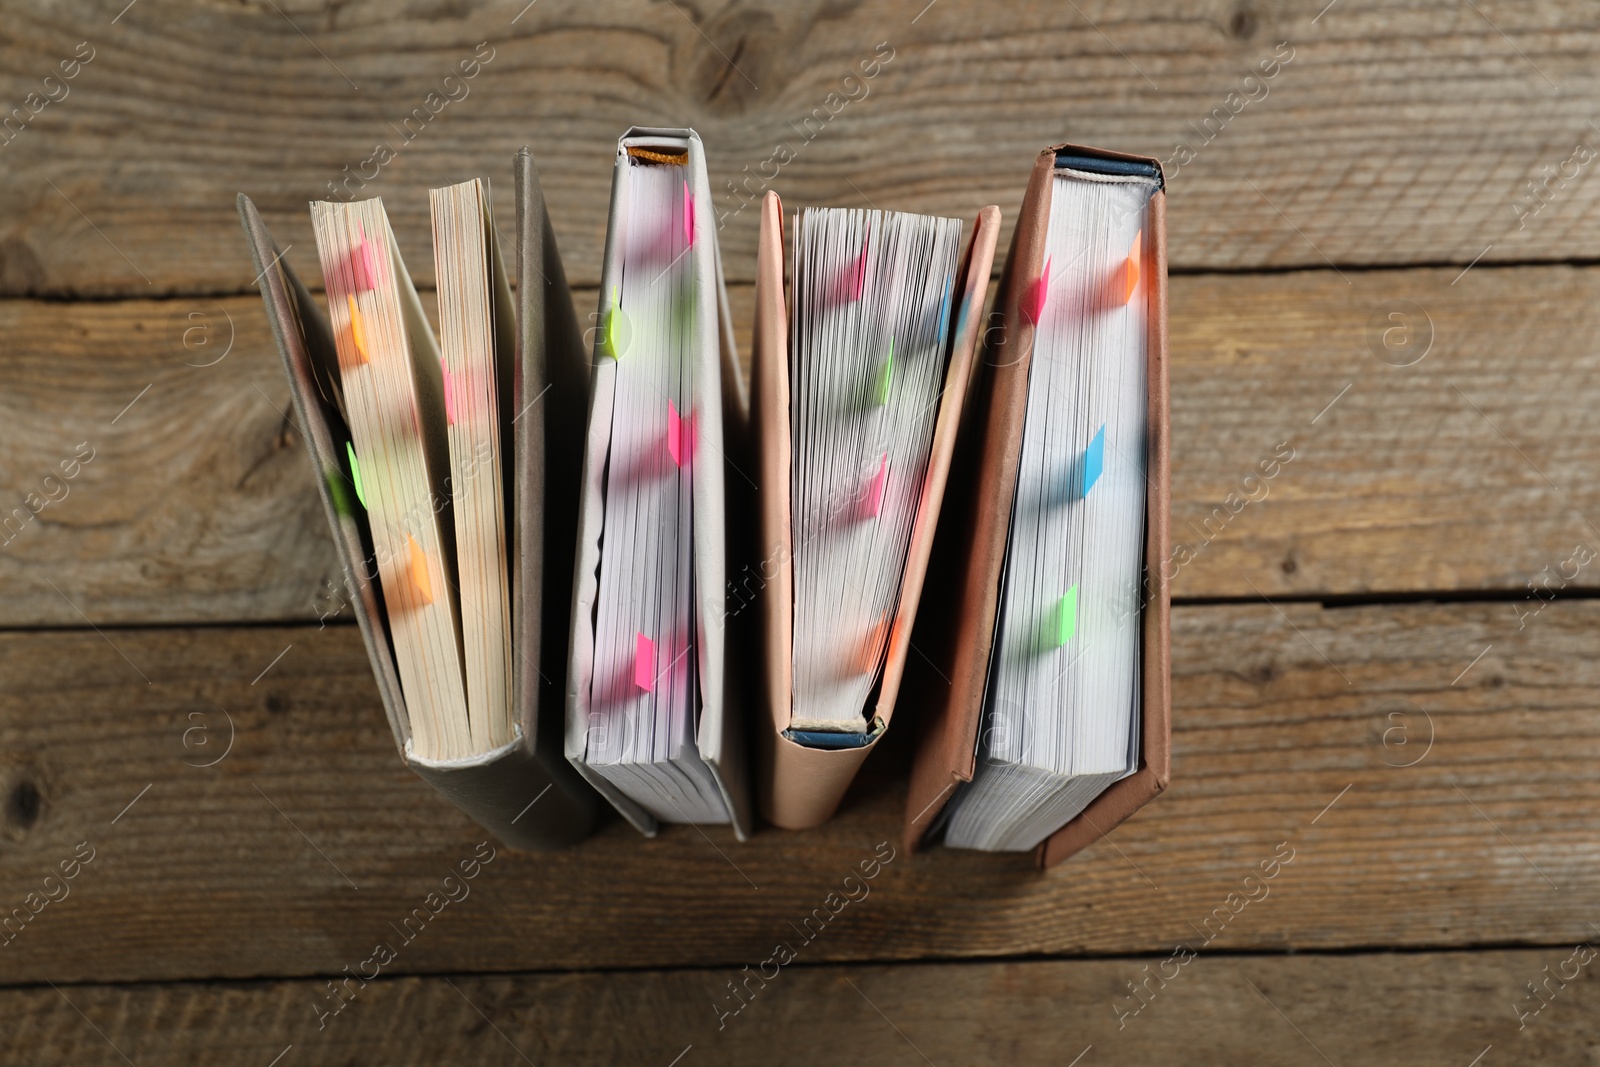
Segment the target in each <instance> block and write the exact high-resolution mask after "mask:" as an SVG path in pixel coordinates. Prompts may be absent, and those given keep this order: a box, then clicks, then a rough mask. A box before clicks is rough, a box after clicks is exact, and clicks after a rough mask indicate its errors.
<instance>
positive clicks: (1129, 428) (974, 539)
mask: <svg viewBox="0 0 1600 1067" xmlns="http://www.w3.org/2000/svg"><path fill="white" fill-rule="evenodd" d="M998 307H999V318H1000V322H999V329H995V330H991V331H990V332H989V336H988V338H987V340H986V346H985V353H984V361H983V362H984V366H983V374H982V377H981V379H980V382H979V383H978V385H977V386H976V387H975V390H974V397H973V401H974V403H973V418H972V421H971V423H970V425H969V427H968V433H967V435H966V437H965V439H964V440H963V442H962V458H961V460H960V461H959V462H960V469H961V474H960V476H959V477H958V478H957V479H956V480H955V481H954V482H953V484H957V485H960V486H962V489H963V491H962V492H961V493H960V494H959V495H960V500H959V502H958V503H956V504H955V505H954V506H953V507H952V521H951V522H950V523H949V524H948V526H947V528H946V530H945V531H942V533H941V543H940V546H939V558H940V559H941V561H942V562H941V564H940V565H941V566H946V567H948V568H949V571H948V572H949V573H950V574H951V575H952V577H953V581H952V582H951V583H950V584H949V585H948V587H947V589H948V595H947V596H946V597H944V598H943V599H942V600H941V601H940V602H939V603H937V604H930V611H929V612H928V613H927V615H928V617H927V620H926V621H927V626H926V627H925V629H923V630H919V631H918V636H919V637H923V638H925V639H926V640H927V641H928V643H929V646H930V648H931V649H934V650H936V651H932V652H931V653H930V654H931V655H932V656H933V658H934V659H935V660H936V661H938V662H940V663H942V664H946V665H947V668H948V674H947V676H945V677H938V676H936V675H933V674H931V673H930V672H926V671H924V672H919V679H918V681H917V683H916V685H915V686H914V688H915V689H916V691H917V692H918V694H919V697H920V698H921V699H922V700H923V701H924V702H925V706H926V708H927V712H928V714H927V718H926V721H925V723H924V730H923V731H922V734H921V736H920V738H919V743H918V749H917V753H916V757H915V761H914V763H913V769H912V781H911V789H910V792H909V795H908V800H907V810H906V840H907V843H908V845H910V846H911V847H913V848H914V847H917V846H919V845H924V844H930V843H936V842H941V841H942V842H943V843H944V844H946V845H949V846H955V847H965V848H976V849H983V850H989V851H1028V850H1032V851H1034V852H1035V854H1036V856H1037V858H1038V861H1039V862H1040V864H1041V865H1044V866H1048V865H1050V864H1053V863H1056V862H1059V861H1060V860H1062V859H1064V858H1066V856H1068V855H1070V854H1071V853H1072V852H1074V851H1076V850H1077V849H1079V848H1082V847H1083V846H1085V845H1087V844H1089V843H1090V842H1092V841H1094V840H1096V839H1097V838H1099V837H1100V836H1101V835H1103V834H1104V833H1106V832H1108V831H1109V830H1111V829H1112V828H1113V827H1115V826H1116V825H1117V824H1118V823H1120V822H1121V821H1122V820H1124V819H1126V818H1127V817H1128V816H1129V815H1131V814H1132V813H1133V812H1134V811H1136V810H1137V809H1138V808H1139V807H1140V806H1142V805H1143V804H1144V803H1145V802H1146V801H1148V800H1149V799H1150V798H1151V797H1153V796H1155V795H1156V794H1157V793H1159V792H1160V791H1161V790H1162V789H1164V788H1165V786H1166V784H1167V780H1168V773H1169V759H1168V751H1169V748H1170V721H1171V713H1170V703H1169V701H1170V698H1169V693H1168V690H1169V682H1170V665H1169V623H1168V614H1169V602H1170V594H1169V592H1168V586H1167V575H1166V573H1165V570H1164V568H1163V566H1162V564H1163V563H1164V562H1165V560H1166V558H1167V552H1168V530H1167V526H1168V453H1167V434H1168V421H1167V370H1166V230H1165V198H1164V192H1163V178H1162V174H1161V168H1160V165H1159V163H1157V162H1156V161H1155V160H1152V159H1145V158H1143V157H1135V156H1127V155H1123V154H1121V153H1115V152H1106V151H1102V150H1097V149H1090V148H1083V147H1079V146H1074V145H1057V146H1054V147H1052V148H1049V149H1046V150H1045V151H1044V152H1042V153H1041V154H1040V156H1039V157H1038V159H1037V161H1036V162H1035V165H1034V170H1033V175H1032V179H1031V180H1030V182H1029V185H1028V190H1027V193H1026V195H1025V197H1024V200H1023V205H1022V210H1021V213H1020V215H1019V217H1018V221H1017V228H1016V231H1015V234H1014V236H1013V243H1012V249H1011V253H1010V256H1009V257H1008V261H1007V264H1006V271H1005V276H1004V278H1003V280H1002V283H1001V292H1000V298H999V305H998ZM946 620H949V623H948V624H947V625H941V624H942V623H945V621H946Z"/></svg>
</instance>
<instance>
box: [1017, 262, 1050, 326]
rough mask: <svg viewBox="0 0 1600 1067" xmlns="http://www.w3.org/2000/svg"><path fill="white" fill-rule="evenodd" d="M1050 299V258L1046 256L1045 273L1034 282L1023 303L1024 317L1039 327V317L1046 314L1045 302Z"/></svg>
mask: <svg viewBox="0 0 1600 1067" xmlns="http://www.w3.org/2000/svg"><path fill="white" fill-rule="evenodd" d="M1048 299H1050V257H1048V256H1046V257H1045V261H1044V271H1043V272H1042V273H1041V274H1040V275H1039V277H1038V278H1037V279H1036V280H1035V281H1034V283H1033V285H1032V287H1031V288H1030V289H1029V291H1028V293H1027V295H1026V296H1025V297H1024V298H1023V301H1022V317H1023V318H1025V319H1027V320H1028V321H1029V322H1031V323H1033V324H1034V325H1035V326H1037V325H1039V317H1040V316H1041V315H1043V314H1044V302H1045V301H1046V300H1048Z"/></svg>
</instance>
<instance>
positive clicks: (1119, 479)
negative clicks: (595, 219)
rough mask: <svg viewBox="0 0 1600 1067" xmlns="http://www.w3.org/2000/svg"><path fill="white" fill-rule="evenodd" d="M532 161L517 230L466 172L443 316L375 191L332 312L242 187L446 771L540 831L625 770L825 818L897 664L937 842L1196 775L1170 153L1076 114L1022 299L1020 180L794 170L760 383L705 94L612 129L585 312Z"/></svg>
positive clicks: (1002, 844)
mask: <svg viewBox="0 0 1600 1067" xmlns="http://www.w3.org/2000/svg"><path fill="white" fill-rule="evenodd" d="M514 193H515V199H516V212H517V234H516V237H517V239H516V245H515V248H514V249H511V250H510V252H511V256H512V262H511V263H509V264H508V262H507V260H506V250H505V249H503V248H502V242H501V237H500V234H499V232H498V230H497V229H496V226H495V222H494V214H493V210H492V206H491V200H490V184H489V182H488V180H486V179H483V178H476V179H473V180H470V181H467V182H463V183H461V184H458V185H454V186H449V187H446V188H442V189H435V190H432V192H431V193H430V208H431V212H432V220H433V246H434V247H433V252H434V278H435V287H436V292H437V316H436V321H437V324H438V328H437V331H435V329H434V327H433V326H432V325H431V324H430V323H429V321H428V318H427V316H426V314H425V313H424V309H423V304H422V300H421V298H420V297H419V295H418V292H417V289H416V287H415V285H414V284H413V282H412V280H411V276H410V274H409V273H408V271H407V268H406V264H405V261H404V260H403V258H402V257H401V254H400V250H399V248H398V246H397V243H396V240H395V236H394V233H393V231H392V229H391V228H390V225H389V221H388V218H387V216H386V214H385V211H384V207H383V203H382V201H381V200H379V199H371V200H364V201H352V202H314V203H312V205H311V217H312V225H313V230H314V232H315V237H316V245H317V251H318V255H319V260H320V268H321V272H322V282H323V290H324V293H325V295H326V305H325V306H326V311H324V310H323V307H322V306H320V305H319V303H318V302H317V300H316V299H314V298H313V296H312V294H311V292H310V290H308V289H307V288H306V286H305V285H304V284H303V283H302V282H301V281H300V280H299V278H298V277H297V276H296V274H295V272H294V270H293V269H292V268H291V266H290V264H289V263H288V262H287V260H286V257H285V256H284V255H283V253H281V252H279V250H278V247H277V246H276V245H275V244H274V243H273V240H272V237H271V235H270V234H269V233H268V231H267V228H266V226H265V225H264V223H263V221H262V219H261V216H260V214H259V213H258V212H257V210H256V208H255V206H254V204H252V203H251V201H250V200H249V198H247V197H246V196H244V195H243V194H241V195H240V197H239V211H240V217H241V219H242V221H243V223H244V229H245V233H246V236H247V238H248V241H249V244H250V248H251V253H252V255H253V257H254V259H255V267H256V270H257V272H258V278H259V284H260V289H261V292H262V296H263V298H264V300H265V303H266V308H267V317H268V320H269V322H270V324H271V328H272V330H273V334H274V337H275V340H276V341H277V344H278V347H279V350H280V353H281V354H282V356H283V360H284V365H285V367H286V369H287V372H288V376H289V381H290V385H291V394H292V397H293V403H294V410H295V414H296V416H297V422H298V424H299V428H300V429H301V431H302V432H303V434H304V436H305V440H306V442H307V447H308V450H309V452H310V456H311V459H312V462H313V464H314V467H315V470H316V474H317V484H318V486H319V489H320V493H321V497H322V500H323V503H324V505H325V508H326V511H327V514H328V519H329V522H330V524H331V526H332V529H333V533H334V539H335V543H336V546H337V548H338V552H339V556H340V558H341V561H342V564H343V568H344V575H345V581H346V583H347V587H348V591H349V593H350V597H349V600H350V602H351V603H352V604H353V605H354V608H355V616H356V620H357V622H358V624H359V626H360V630H361V634H362V637H363V639H364V641H365V643H366V648H367V651H368V654H369V656H370V658H371V660H372V666H373V670H374V674H375V676H376V680H377V686H378V692H379V695H380V697H381V700H382V703H383V707H384V710H385V712H386V714H387V716H388V719H389V725H390V727H391V729H392V731H393V734H394V739H395V742H396V745H397V747H398V748H399V750H400V755H401V757H402V758H403V759H404V760H405V761H406V763H407V764H408V765H409V766H410V767H411V768H412V769H413V770H415V772H416V773H417V774H418V775H419V776H421V777H422V778H423V779H425V780H426V781H428V782H429V783H430V784H431V785H433V786H434V788H436V789H437V790H438V791H439V792H440V793H441V794H443V795H444V796H445V797H446V798H447V799H449V800H450V801H451V802H453V803H454V804H456V805H457V806H458V807H459V808H461V809H462V810H463V811H464V812H466V813H467V814H468V815H470V816H471V817H472V818H474V819H475V820H477V821H478V822H479V823H480V824H482V825H483V826H484V827H486V828H487V829H489V830H490V831H491V832H493V833H494V834H496V835H497V836H498V837H499V838H500V839H501V840H502V841H504V842H505V843H507V844H510V845H513V846H520V847H527V848H550V847H558V846H562V845H566V844H570V843H572V842H575V841H577V840H580V839H582V838H583V837H585V836H587V835H588V834H589V833H590V832H591V830H592V828H593V827H594V826H595V824H596V821H597V818H598V815H599V812H600V811H601V810H602V805H603V804H604V803H606V802H609V804H610V805H611V806H613V807H614V808H615V809H616V810H617V811H618V812H620V813H621V815H622V817H623V818H625V819H626V820H627V821H628V822H629V823H631V824H632V825H633V826H634V827H636V828H637V829H638V830H639V831H640V832H642V833H644V834H647V835H653V834H655V833H656V832H657V829H658V827H659V825H660V824H661V823H694V824H731V826H732V828H733V831H734V833H735V834H736V835H737V836H738V837H739V838H740V839H741V840H743V839H745V838H747V837H748V836H749V835H751V834H752V833H754V832H755V829H756V818H757V816H756V812H757V810H758V809H759V812H760V814H761V816H762V817H764V818H765V819H766V821H768V822H770V823H772V824H773V825H775V826H777V827H780V828H785V829H795V830H797V829H806V828H809V827H813V826H817V825H819V824H821V823H823V822H824V821H826V820H827V819H828V818H829V817H830V816H831V815H832V814H833V813H834V811H835V810H836V809H837V808H838V806H839V804H840V801H841V799H842V798H843V796H844V794H845V792H846V790H847V789H848V787H849V785H850V782H851V780H852V779H853V778H854V777H855V774H856V772H857V770H858V769H859V768H860V767H861V765H862V763H863V761H864V760H865V759H866V758H867V756H868V755H869V754H870V752H871V751H872V750H873V748H874V747H876V746H877V745H878V743H879V742H880V741H881V740H882V738H883V737H884V735H885V732H886V731H887V730H888V728H889V725H890V721H891V719H892V717H893V714H894V711H895V709H896V707H897V706H898V705H902V704H904V705H908V706H909V707H910V708H911V709H912V711H911V713H912V714H914V715H917V716H918V717H919V718H920V722H919V724H918V726H919V733H918V738H917V747H916V755H915V758H914V761H913V765H912V773H911V780H910V785H909V790H908V796H907V804H906V823H905V837H906V841H907V843H908V845H909V846H910V847H912V848H918V847H926V846H930V845H936V844H942V845H944V846H946V847H957V848H970V849H981V850H988V851H1029V850H1031V851H1033V852H1034V853H1035V854H1036V856H1037V857H1038V860H1039V862H1040V863H1041V864H1043V865H1049V864H1051V863H1054V862H1057V861H1059V860H1060V859H1062V858H1065V857H1066V856H1067V855H1070V854H1071V853H1072V852H1074V851H1076V850H1077V849H1079V848H1082V847H1083V846H1084V845H1086V844H1088V843H1090V842H1091V841H1093V840H1095V839H1097V838H1098V837H1100V836H1101V835H1102V834H1104V833H1106V832H1108V831H1109V830H1110V829H1111V828H1112V827H1114V826H1116V825H1117V824H1118V823H1120V822H1121V821H1122V820H1123V819H1125V818H1127V817H1128V816H1129V815H1130V814H1132V813H1133V812H1134V811H1135V810H1137V809H1138V808H1139V807H1140V806H1141V805H1142V804H1144V803H1145V802H1146V801H1147V800H1149V799H1150V798H1152V797H1153V796H1155V795H1156V794H1157V793H1159V792H1160V791H1161V790H1162V789H1163V788H1164V787H1165V785H1166V782H1167V776H1168V747H1169V740H1170V708H1169V698H1168V684H1169V677H1170V668H1169V662H1168V603H1169V597H1168V590H1167V575H1166V572H1165V568H1164V567H1163V566H1162V565H1161V564H1162V563H1163V562H1164V561H1165V560H1166V558H1167V554H1168V551H1167V550H1168V545H1167V541H1168V534H1167V510H1168V504H1167V500H1168V496H1167V494H1168V490H1167V371H1166V251H1165V210H1164V193H1163V179H1162V174H1161V169H1160V166H1159V164H1158V163H1157V162H1156V161H1154V160H1151V159H1146V158H1142V157H1136V156H1129V155H1124V154H1121V153H1117V152H1107V151H1101V150H1095V149H1088V148H1082V147H1078V146H1071V145H1057V146H1053V147H1051V148H1048V149H1045V150H1044V151H1043V152H1041V153H1040V155H1039V156H1038V158H1037V160H1036V161H1035V164H1034V168H1033V172H1032V176H1031V178H1030V180H1029V182H1028V186H1027V191H1026V194H1025V196H1024V199H1023V202H1022V208H1021V211H1020V213H1019V216H1018V219H1017V223H1016V226H1015V229H1014V235H1013V241H1012V245H1011V250H1010V253H1009V255H1008V256H1007V259H1006V263H1005V267H1004V272H1003V275H1002V278H1001V282H1000V286H999V291H998V295H997V297H996V298H995V302H994V306H993V309H992V310H991V311H990V312H989V314H987V315H986V314H985V304H986V299H987V295H988V290H989V281H990V275H991V270H992V268H993V267H994V265H995V263H994V261H995V249H996V244H997V239H998V233H999V230H1000V224H1001V219H1000V211H999V209H998V208H996V207H986V208H984V209H983V210H982V211H981V212H980V213H979V215H978V217H977V219H976V220H975V222H974V223H973V225H972V226H971V227H970V228H968V227H965V226H963V223H962V221H961V220H959V219H952V218H939V217H934V216H928V215H918V214H911V213H906V212H897V211H880V210H876V209H874V210H863V209H844V208H808V209H805V210H803V211H801V212H799V213H797V214H795V215H794V216H792V217H791V218H790V219H789V220H788V222H789V233H788V234H787V236H786V234H785V232H784V231H785V218H784V214H783V208H782V205H781V203H780V201H779V199H778V197H777V195H776V194H775V193H772V192H768V193H767V194H766V195H765V198H764V200H763V202H762V205H761V215H760V220H759V226H760V240H759V246H758V248H759V250H758V255H757V261H756V269H755V276H756V286H755V301H756V306H755V321H754V330H753V337H752V344H753V350H752V351H753V358H752V375H751V384H750V388H749V390H748V391H747V390H746V387H745V383H744V382H743V380H742V376H741V372H740V367H739V361H738V358H737V351H738V349H737V341H736V339H735V336H734V330H733V327H732V321H731V316H730V314H729V310H728V299H727V292H726V287H725V284H724V281H723V271H722V262H721V253H720V250H719V247H718V242H717V228H716V227H715V226H714V225H713V220H714V218H715V216H714V213H713V210H712V205H711V188H710V182H709V180H708V177H707V171H706V163H705V155H704V150H703V147H702V144H701V141H700V139H699V137H698V136H697V135H696V134H695V133H694V131H692V130H687V129H648V128H638V127H636V128H634V129H631V130H629V131H628V132H627V133H626V134H625V135H624V136H623V137H622V138H621V140H620V141H619V142H618V145H617V154H616V163H615V169H614V173H613V180H612V192H611V216H610V225H609V230H608V234H607V237H606V248H605V259H604V266H603V270H602V274H601V285H600V294H599V300H598V308H597V310H596V313H595V316H594V319H593V325H592V326H591V327H590V328H589V329H587V330H585V329H581V328H580V325H579V321H578V319H577V316H576V313H575V310H574V306H573V300H572V295H571V292H570V290H569V289H568V286H567V281H566V276H565V272H564V270H563V268H562V263H561V257H560V255H559V252H558V251H557V247H556V241H555V236H554V234H553V232H552V229H551V226H550V220H549V216H548V213H547V211H546V208H545V204H544V200H543V197H542V194H541V192H540V189H539V184H538V179H537V175H536V173H535V170H534V166H533V162H532V159H531V157H530V155H529V153H528V150H527V149H523V150H522V151H521V152H519V153H518V154H517V156H516V158H515V162H514ZM964 231H965V232H964ZM511 266H514V268H515V270H514V274H515V277H516V278H517V279H518V283H517V284H516V285H515V287H513V285H512V282H511V278H512V274H513V272H512V271H511V270H509V269H508V267H511ZM602 798H603V799H602Z"/></svg>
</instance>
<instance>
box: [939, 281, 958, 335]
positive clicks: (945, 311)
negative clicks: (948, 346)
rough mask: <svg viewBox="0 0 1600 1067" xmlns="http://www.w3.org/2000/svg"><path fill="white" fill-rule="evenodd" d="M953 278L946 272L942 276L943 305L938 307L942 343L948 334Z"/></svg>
mask: <svg viewBox="0 0 1600 1067" xmlns="http://www.w3.org/2000/svg"><path fill="white" fill-rule="evenodd" d="M954 282H955V279H954V278H952V277H950V275H948V274H946V275H945V276H944V306H943V307H942V308H940V309H939V343H940V344H944V342H945V341H946V339H948V338H949V336H950V294H951V293H953V292H955V285H954Z"/></svg>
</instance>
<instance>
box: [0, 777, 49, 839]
mask: <svg viewBox="0 0 1600 1067" xmlns="http://www.w3.org/2000/svg"><path fill="white" fill-rule="evenodd" d="M43 810H44V794H42V793H40V792H39V787H38V786H36V785H34V784H33V783H32V782H30V781H28V780H27V779H23V780H22V781H20V782H18V783H17V784H16V785H15V786H14V787H13V788H12V790H11V793H10V795H9V796H7V797H6V822H7V823H9V824H10V825H11V826H13V827H15V828H17V829H18V830H28V829H31V828H32V827H33V824H34V823H36V822H38V821H39V813H40V812H41V811H43Z"/></svg>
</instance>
